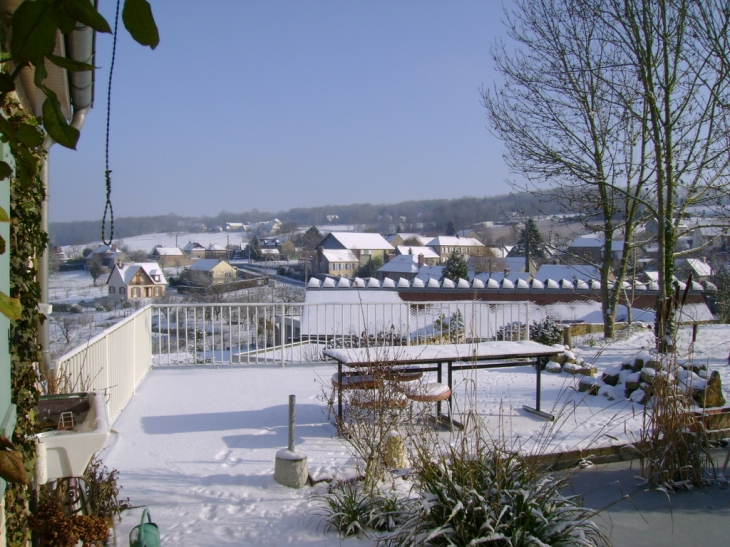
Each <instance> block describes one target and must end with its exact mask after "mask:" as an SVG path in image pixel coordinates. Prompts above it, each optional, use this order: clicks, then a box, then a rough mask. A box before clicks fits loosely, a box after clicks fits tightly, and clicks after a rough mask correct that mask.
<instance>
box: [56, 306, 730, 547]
mask: <svg viewBox="0 0 730 547" xmlns="http://www.w3.org/2000/svg"><path fill="white" fill-rule="evenodd" d="M531 311H532V315H533V316H534V315H535V312H534V310H530V307H529V305H528V304H522V305H515V304H505V303H489V302H483V303H475V302H460V303H428V304H426V303H418V304H408V303H393V302H390V303H377V304H375V303H373V304H368V305H360V306H356V305H354V304H330V305H324V304H318V305H317V304H311V305H310V304H284V303H276V304H248V305H245V304H235V305H221V304H218V305H197V306H183V305H180V306H175V305H173V306H147V307H145V308H143V309H141V310H140V311H138V312H137V313H135V314H134V315H132V316H130V317H129V318H127V319H126V320H125V321H123V322H122V323H119V324H117V325H116V326H114V327H112V328H110V329H109V330H107V331H106V332H104V333H103V334H102V335H100V336H97V337H96V338H94V339H92V340H90V341H89V343H88V344H86V345H85V346H84V347H82V348H79V349H78V350H77V351H75V352H73V353H71V354H67V355H66V356H64V357H62V358H61V359H59V360H58V361H57V362H56V363H55V366H56V369H57V371H58V372H59V373H60V374H63V375H66V376H68V377H73V378H77V379H78V380H79V382H80V383H81V384H83V385H79V386H77V388H78V387H83V389H99V390H104V391H105V392H106V394H107V399H108V402H107V406H108V411H109V416H110V420H111V421H112V428H113V431H114V433H113V434H112V437H111V441H110V443H109V446H108V448H107V450H106V451H105V452H103V453H102V457H103V459H104V461H105V464H106V465H107V466H108V467H110V468H117V469H119V471H120V483H121V484H122V486H123V487H124V489H123V490H122V496H123V497H126V496H129V497H130V498H131V501H132V503H133V504H134V505H139V506H142V505H146V506H149V507H150V508H151V512H152V516H153V518H154V520H155V521H156V522H157V523H158V524H159V525H160V528H161V531H162V538H163V542H164V543H169V544H180V545H210V546H217V545H242V544H245V545H284V544H296V545H304V546H306V545H312V546H314V545H318V546H319V545H327V544H332V545H335V544H342V545H358V546H359V545H371V544H372V540H371V539H368V538H362V537H355V538H348V539H345V540H340V538H339V537H338V536H337V534H336V533H334V532H328V533H326V532H324V530H323V529H322V526H321V525H319V526H318V524H320V523H319V522H318V521H317V520H316V519H311V518H310V516H309V515H311V509H312V504H313V502H312V500H311V499H310V494H311V493H312V492H313V491H316V490H317V489H318V488H320V489H321V488H322V486H323V485H319V486H315V487H311V488H310V487H305V488H303V489H300V490H294V489H289V488H286V487H284V486H281V485H279V484H277V483H276V482H275V481H274V478H273V470H274V460H275V455H276V452H277V451H278V450H279V449H281V448H283V447H285V446H286V445H287V398H288V395H290V394H295V395H296V396H297V401H298V406H297V437H296V444H297V450H299V451H302V452H303V453H305V454H306V455H307V456H308V460H309V472H310V475H311V477H312V478H313V479H315V480H322V479H328V478H333V477H334V478H346V477H351V476H353V475H354V473H355V468H354V463H353V459H352V455H351V453H350V452H349V451H348V450H347V447H346V445H345V444H344V443H343V441H342V440H341V439H340V438H338V437H337V436H336V433H337V432H336V429H335V427H334V425H333V424H332V414H331V412H330V411H329V408H328V405H327V404H326V402H325V399H327V398H328V397H331V392H330V389H331V387H330V383H329V379H330V377H331V376H332V373H333V372H334V371H335V370H336V366H335V364H334V363H332V362H325V361H324V360H323V357H322V350H323V349H324V348H326V347H356V346H362V345H364V344H365V343H370V344H374V343H377V344H380V345H386V344H391V345H410V344H415V343H423V342H426V341H429V340H436V339H438V340H439V341H441V342H443V343H448V342H449V341H455V340H457V339H459V340H463V341H466V342H467V343H468V342H474V341H477V340H489V339H496V338H499V337H502V338H504V337H505V336H508V337H510V338H515V339H518V338H523V337H526V336H527V335H528V333H527V329H526V328H524V327H523V326H522V325H529V324H530V317H531V315H530V313H531ZM458 316H461V317H463V318H464V319H463V320H462V321H461V322H459V321H455V322H451V321H450V319H451V318H452V317H458ZM510 325H511V326H512V327H510V328H505V327H509V326H510ZM515 325H516V326H517V328H515V327H514V326H515ZM391 326H392V327H394V328H391ZM728 332H729V331H728V329H727V328H726V327H724V326H707V327H703V328H702V329H701V331H700V338H699V339H698V342H697V343H696V345H695V348H694V351H695V354H696V356H697V358H698V359H702V360H703V361H706V362H707V364H708V365H709V367H710V368H711V369H713V370H719V371H720V373H721V375H722V377H723V382H724V385H726V386H727V385H730V370H729V369H730V367H729V366H728V364H727V361H726V359H725V357H724V353H726V351H725V350H726V340H727V335H728ZM365 333H373V334H371V335H370V334H365ZM688 335H689V334H688V333H687V332H684V333H683V336H684V337H685V338H686V337H687V336H688ZM685 342H686V340H685ZM650 344H651V333H650V331H648V330H644V331H637V332H635V333H633V334H632V335H631V336H630V337H629V338H627V339H625V340H622V341H619V342H616V343H614V344H612V345H611V346H610V347H608V348H589V347H588V346H584V347H583V354H584V357H585V358H587V359H588V358H589V357H592V356H595V360H593V362H594V364H596V366H598V368H599V371H600V370H602V369H603V368H606V367H609V366H612V365H616V364H619V363H621V362H622V361H623V360H625V359H626V358H627V357H630V356H631V355H633V354H635V353H636V351H637V349H638V348H641V347H645V346H648V345H650ZM718 347H720V348H721V349H722V352H719V351H718V349H717V348H718ZM719 353H722V354H723V355H722V356H719V357H716V356H715V355H719ZM454 384H455V389H454V393H455V405H456V407H457V408H461V409H464V408H466V406H467V405H469V406H470V408H472V409H473V410H475V411H476V412H477V413H478V414H479V415H480V416H481V417H482V418H483V419H484V420H485V421H486V423H487V425H488V427H489V429H490V430H491V431H494V432H502V433H504V434H506V435H508V436H509V437H510V438H512V439H513V440H514V441H515V442H517V443H519V444H521V445H522V446H523V448H524V449H525V450H529V449H531V447H535V445H536V444H537V443H538V442H540V440H541V439H545V438H546V437H545V429H544V427H545V422H544V420H541V419H539V418H536V417H535V416H532V415H530V414H528V413H526V412H524V411H523V410H522V406H523V405H525V404H527V405H529V404H532V403H533V402H534V369H532V368H531V367H529V366H525V367H518V368H512V369H495V370H489V371H485V370H482V371H478V372H476V371H462V372H460V373H458V374H456V375H455V379H454ZM576 385H577V380H576V378H575V377H574V376H569V375H566V374H543V384H542V395H543V404H544V405H545V406H546V407H547V408H551V407H552V408H553V410H554V411H555V412H556V413H557V414H558V415H559V416H560V417H559V419H558V426H559V427H557V428H554V429H553V431H552V435H551V436H550V443H549V445H550V449H551V450H555V451H568V450H574V449H576V448H582V447H587V446H593V447H595V446H597V445H602V446H607V445H620V444H624V443H626V442H630V441H631V440H632V439H633V438H634V437H633V435H635V434H636V432H638V431H639V430H640V429H641V427H642V419H643V418H642V411H641V409H642V407H641V406H640V405H637V404H635V403H632V402H631V401H627V400H624V399H619V400H614V401H609V400H608V398H606V397H594V396H588V395H587V394H586V393H579V392H578V391H577V390H576V389H574V388H575V387H576ZM725 391H726V393H727V389H725ZM549 427H550V426H549ZM440 435H442V436H444V438H446V439H448V437H449V435H451V433H450V432H448V431H443V432H441V433H440ZM722 456H724V452H723V453H722ZM614 465H616V464H614ZM634 475H635V471H633V472H632V471H630V470H628V469H627V467H626V464H623V466H619V467H615V466H614V467H611V466H601V467H599V468H596V469H594V470H589V471H584V472H581V474H580V475H579V479H580V480H579V481H578V482H577V483H574V488H575V489H576V491H578V492H580V493H582V494H585V496H586V500H590V503H591V504H593V505H590V506H591V507H597V508H598V507H601V506H603V505H604V504H606V503H609V502H612V501H615V500H618V499H619V498H620V497H621V496H622V495H623V494H625V493H629V492H634V491H635V490H637V489H638V491H641V490H642V489H643V487H641V486H640V485H639V483H638V482H637V481H636V480H635V477H634ZM614 481H620V484H619V485H617V484H615V482H614ZM683 496H684V497H683ZM727 502H728V493H727V490H717V489H716V490H712V491H707V492H704V493H703V494H702V500H698V499H696V498H695V499H693V500H690V498H689V497H687V496H685V495H684V494H681V495H679V496H675V497H673V498H672V500H671V503H672V511H673V514H672V513H670V505H669V501H668V500H667V498H666V496H665V495H664V494H661V493H658V492H649V493H647V494H644V495H642V496H640V497H639V498H638V499H635V500H633V503H636V504H638V506H639V507H640V508H641V513H639V512H637V510H636V509H635V508H634V507H633V505H631V503H630V502H628V501H626V502H621V503H619V504H618V505H616V506H614V507H613V508H612V509H611V511H610V512H609V513H607V518H608V519H609V520H608V521H605V522H603V525H604V527H605V528H606V529H609V530H610V529H612V532H611V533H612V538H613V540H614V544H615V545H630V544H635V543H636V541H637V538H639V537H640V538H641V542H642V544H644V545H670V546H671V545H686V544H692V542H693V537H696V536H695V534H696V533H697V530H698V527H702V529H703V533H705V536H706V538H707V540H706V541H707V544H708V545H709V544H721V543H722V539H721V538H722V526H721V522H723V521H722V519H726V518H727V516H728V515H729V513H730V506H729V505H728V503H727ZM698 503H700V504H701V506H702V507H703V509H702V511H699V510H698V509H697V508H698V505H697V504H698ZM140 511H141V509H140V510H135V511H132V512H130V513H126V514H125V517H124V519H123V521H122V522H121V523H120V524H119V525H118V526H117V530H116V534H117V541H118V542H124V541H125V539H124V538H126V536H127V534H128V533H129V531H130V530H131V528H132V527H133V526H134V525H135V524H137V523H138V518H139V512H140ZM708 534H709V536H708ZM713 542H715V543H713ZM118 544H119V543H118ZM122 544H123V543H122Z"/></svg>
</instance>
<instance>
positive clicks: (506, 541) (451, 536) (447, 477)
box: [378, 441, 608, 547]
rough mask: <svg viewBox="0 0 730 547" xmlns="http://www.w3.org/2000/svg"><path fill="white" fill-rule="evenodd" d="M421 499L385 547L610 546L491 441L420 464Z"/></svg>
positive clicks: (557, 489)
mask: <svg viewBox="0 0 730 547" xmlns="http://www.w3.org/2000/svg"><path fill="white" fill-rule="evenodd" d="M419 463H420V465H419V469H418V472H417V473H416V475H415V483H416V484H415V487H414V489H415V492H416V494H417V499H415V500H411V502H410V503H409V504H408V507H407V508H406V509H405V520H404V522H403V524H401V525H400V526H399V527H398V528H397V529H396V530H395V531H394V532H393V533H392V534H389V535H386V536H384V537H382V538H380V539H379V540H378V543H379V544H380V545H386V546H388V547H396V546H398V547H401V546H411V545H428V546H433V547H436V546H450V545H487V544H489V545H499V546H501V547H508V546H509V547H527V546H534V545H562V546H578V545H580V546H582V547H587V546H603V545H608V540H607V539H606V537H605V536H604V535H603V533H602V532H601V531H600V530H599V529H598V527H597V526H596V525H595V524H594V523H593V522H591V521H590V520H589V519H590V518H591V517H592V516H594V514H595V513H594V512H593V511H591V510H590V509H586V508H583V507H581V506H580V505H579V504H578V502H577V501H576V500H575V498H573V497H569V496H564V495H563V494H562V493H561V490H562V489H563V488H564V487H565V486H566V483H567V480H568V478H567V477H564V478H562V479H554V478H552V477H551V476H549V475H547V474H545V473H544V472H543V471H540V470H539V469H538V468H537V467H536V466H535V465H533V464H531V463H530V462H529V461H528V460H526V459H525V458H523V457H522V456H520V455H519V454H516V453H514V452H511V451H508V450H506V449H505V448H504V447H500V446H495V445H494V444H492V443H491V442H488V441H479V442H478V443H477V444H476V445H475V446H470V443H465V442H464V443H460V444H459V445H457V446H450V447H447V448H446V450H445V452H444V453H442V455H441V456H439V457H437V458H435V459H433V458H425V459H423V460H421V461H420V462H419Z"/></svg>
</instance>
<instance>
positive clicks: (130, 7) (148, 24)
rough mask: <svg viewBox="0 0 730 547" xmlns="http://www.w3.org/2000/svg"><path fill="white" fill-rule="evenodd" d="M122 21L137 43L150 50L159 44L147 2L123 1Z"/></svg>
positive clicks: (136, 0)
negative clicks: (148, 47)
mask: <svg viewBox="0 0 730 547" xmlns="http://www.w3.org/2000/svg"><path fill="white" fill-rule="evenodd" d="M122 21H124V26H125V27H126V29H127V30H128V31H129V34H131V35H132V38H134V40H135V41H136V42H137V43H139V44H142V45H143V46H150V48H152V49H155V48H156V47H157V44H159V43H160V33H159V32H158V31H157V24H156V23H155V18H154V17H153V16H152V8H151V7H150V4H149V2H147V0H124V9H123V10H122Z"/></svg>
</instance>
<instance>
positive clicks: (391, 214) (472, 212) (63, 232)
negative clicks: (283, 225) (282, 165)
mask: <svg viewBox="0 0 730 547" xmlns="http://www.w3.org/2000/svg"><path fill="white" fill-rule="evenodd" d="M513 212H514V213H519V214H524V215H527V216H536V215H539V214H558V213H562V212H565V211H563V210H561V207H560V205H559V204H557V203H555V202H552V201H550V200H546V199H545V197H544V196H543V197H542V198H539V197H535V196H533V195H531V194H529V193H511V194H508V195H503V196H485V197H481V198H476V197H463V198H457V199H432V200H413V201H404V202H401V203H396V204H375V205H374V204H371V203H357V204H352V205H322V206H318V207H308V208H303V207H301V208H295V209H289V210H288V211H282V212H278V213H268V212H262V211H258V210H257V209H254V210H252V211H248V212H245V213H232V212H229V211H222V212H221V213H220V214H218V215H217V216H214V217H207V216H204V217H198V218H195V217H182V216H177V215H172V214H169V215H158V216H149V217H126V218H117V219H115V220H114V238H115V239H117V238H119V239H121V238H125V237H133V236H137V235H142V234H149V233H155V232H179V231H187V230H189V229H190V227H191V226H192V225H193V224H195V223H198V222H202V223H204V224H206V225H207V226H209V227H211V226H225V224H226V222H246V223H250V222H261V221H265V220H271V219H272V218H274V217H276V218H278V219H279V220H281V221H282V222H293V223H296V224H298V225H299V226H315V225H316V226H325V225H328V224H329V225H331V224H335V225H341V224H346V225H351V226H355V227H357V228H359V229H375V230H378V231H381V232H387V231H391V230H395V229H396V228H397V227H399V226H400V229H401V230H402V231H433V232H443V231H444V230H445V229H446V226H447V225H448V223H449V221H452V222H453V223H454V227H455V228H456V229H457V230H461V229H463V228H469V227H470V226H472V225H473V224H475V223H477V222H484V221H492V222H495V223H503V222H506V221H508V220H510V218H511V213H513ZM50 232H51V233H50V236H51V241H52V242H53V243H54V244H55V245H72V244H84V243H88V242H91V241H98V240H99V239H101V221H77V222H52V223H51V225H50ZM107 236H108V233H107Z"/></svg>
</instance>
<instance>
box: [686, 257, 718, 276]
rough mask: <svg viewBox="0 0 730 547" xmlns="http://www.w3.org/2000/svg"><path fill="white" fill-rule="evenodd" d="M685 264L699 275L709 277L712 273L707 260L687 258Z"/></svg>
mask: <svg viewBox="0 0 730 547" xmlns="http://www.w3.org/2000/svg"><path fill="white" fill-rule="evenodd" d="M687 264H688V265H689V267H690V268H692V269H693V270H694V271H695V273H697V275H699V276H700V277H709V276H711V275H712V274H713V272H712V266H710V265H709V264H708V263H707V262H705V261H704V260H702V259H699V258H688V259H687Z"/></svg>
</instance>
